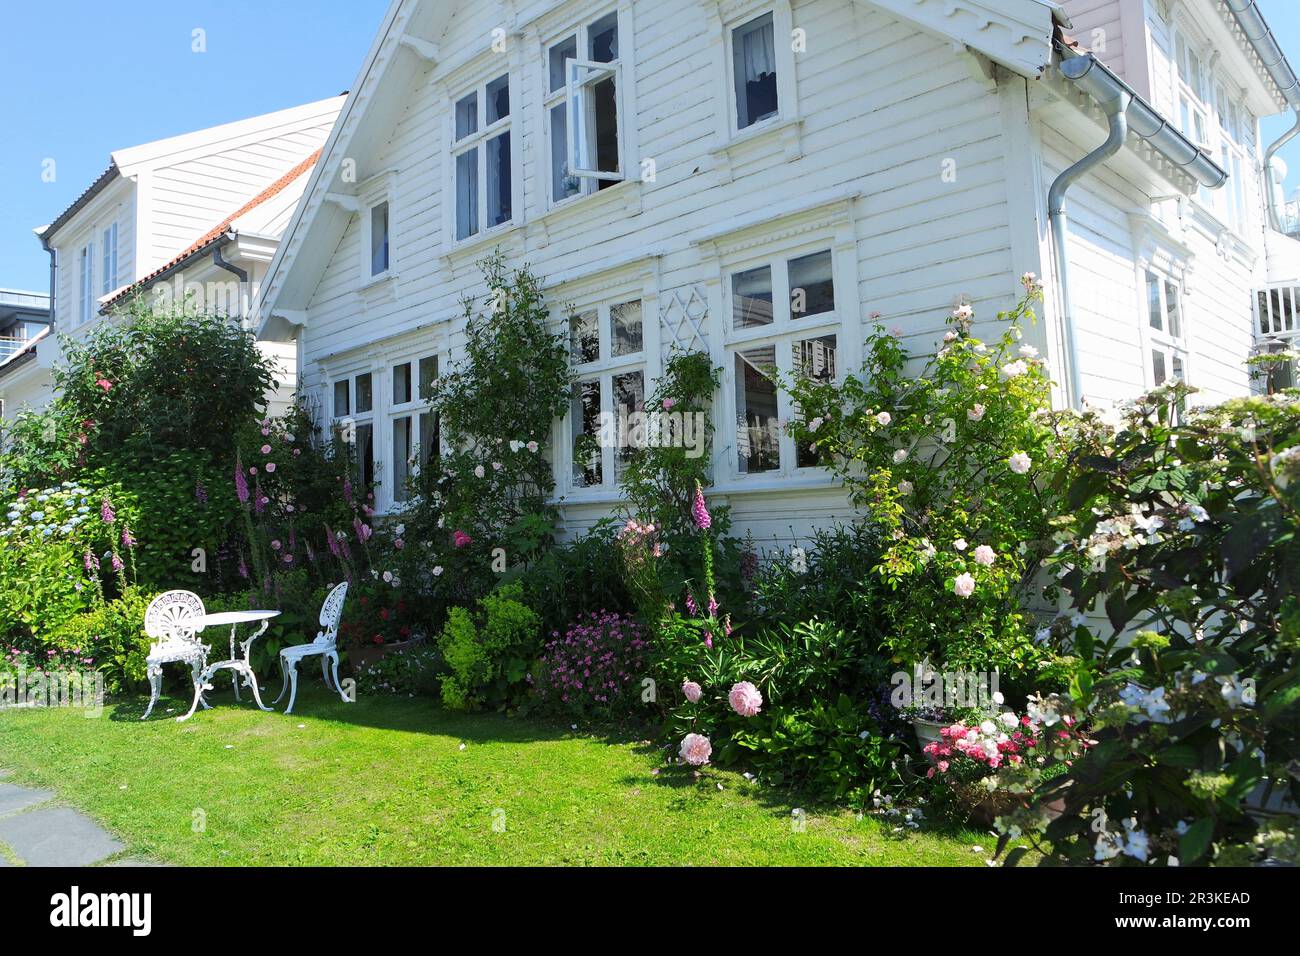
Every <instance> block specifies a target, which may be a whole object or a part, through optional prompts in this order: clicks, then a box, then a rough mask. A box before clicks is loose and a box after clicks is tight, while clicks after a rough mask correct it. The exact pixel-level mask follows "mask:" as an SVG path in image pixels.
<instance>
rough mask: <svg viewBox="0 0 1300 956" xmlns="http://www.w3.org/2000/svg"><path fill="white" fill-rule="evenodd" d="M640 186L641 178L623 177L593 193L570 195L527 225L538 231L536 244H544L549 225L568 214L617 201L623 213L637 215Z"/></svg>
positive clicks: (548, 234) (639, 202)
mask: <svg viewBox="0 0 1300 956" xmlns="http://www.w3.org/2000/svg"><path fill="white" fill-rule="evenodd" d="M641 188H642V184H641V180H639V179H624V180H623V181H621V182H618V183H615V184H614V185H613V186H610V187H609V188H607V189H602V190H600V191H598V192H595V193H590V194H588V195H585V196H571V197H569V198H568V199H564V200H561V201H560V202H559V203H558V204H556V205H553V206H551V208H550V209H548V210H546V212H544V213H542V214H541V215H540V216H538V217H536V218H535V219H533V220H532V221H531V222H530V223H529V225H530V226H535V227H536V228H537V231H538V233H539V241H538V245H540V246H546V245H547V244H549V243H550V228H551V226H552V225H554V224H555V223H558V222H563V221H564V220H565V219H567V218H568V217H569V216H575V215H579V214H581V213H583V212H590V211H591V210H593V209H597V210H598V209H604V208H605V207H606V206H610V205H617V204H618V203H619V202H622V204H623V212H624V213H625V214H627V215H629V216H635V215H638V214H639V213H640V212H641Z"/></svg>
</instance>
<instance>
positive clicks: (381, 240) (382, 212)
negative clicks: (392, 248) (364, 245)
mask: <svg viewBox="0 0 1300 956" xmlns="http://www.w3.org/2000/svg"><path fill="white" fill-rule="evenodd" d="M387 271H388V200H384V201H383V202H378V203H375V205H373V206H371V207H370V276H371V278H374V277H376V276H381V275H383V274H384V273H386V272H387Z"/></svg>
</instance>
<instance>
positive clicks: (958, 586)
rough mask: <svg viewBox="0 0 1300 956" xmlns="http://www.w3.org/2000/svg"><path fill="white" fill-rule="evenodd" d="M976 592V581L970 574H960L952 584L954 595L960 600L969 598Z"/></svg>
mask: <svg viewBox="0 0 1300 956" xmlns="http://www.w3.org/2000/svg"><path fill="white" fill-rule="evenodd" d="M974 592H975V579H974V578H973V577H971V576H970V574H969V572H968V573H965V574H959V575H957V577H956V578H955V579H954V580H953V582H952V593H953V594H955V595H957V596H958V597H959V598H968V597H970V596H971V594H973V593H974Z"/></svg>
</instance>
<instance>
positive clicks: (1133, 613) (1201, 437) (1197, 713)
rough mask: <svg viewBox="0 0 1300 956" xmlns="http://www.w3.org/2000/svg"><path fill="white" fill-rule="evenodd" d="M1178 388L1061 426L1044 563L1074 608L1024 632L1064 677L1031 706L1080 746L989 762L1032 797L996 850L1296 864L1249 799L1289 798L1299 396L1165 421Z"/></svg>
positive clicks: (1283, 819)
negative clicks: (1055, 515) (1049, 554)
mask: <svg viewBox="0 0 1300 956" xmlns="http://www.w3.org/2000/svg"><path fill="white" fill-rule="evenodd" d="M1186 394H1187V390H1186V389H1185V387H1184V386H1181V385H1178V386H1175V387H1173V388H1170V389H1164V390H1158V391H1156V392H1153V393H1152V394H1151V395H1149V396H1146V397H1144V398H1143V399H1141V400H1139V401H1138V402H1137V403H1135V404H1134V405H1133V406H1132V407H1131V408H1130V409H1128V411H1127V412H1126V414H1124V415H1123V416H1122V418H1121V419H1120V421H1119V422H1118V425H1117V427H1112V426H1111V425H1108V424H1106V423H1105V422H1103V421H1101V420H1100V419H1099V418H1098V417H1097V416H1095V415H1088V416H1085V417H1083V418H1082V419H1081V420H1079V421H1078V422H1076V423H1075V425H1074V428H1073V435H1072V441H1071V445H1070V448H1071V451H1070V453H1069V455H1070V462H1071V464H1072V467H1071V468H1069V469H1068V470H1066V471H1064V472H1063V473H1062V476H1061V478H1060V481H1061V483H1062V485H1063V487H1062V491H1063V493H1064V494H1065V504H1066V507H1065V509H1064V511H1063V512H1062V517H1061V518H1059V519H1058V520H1057V522H1056V526H1057V527H1056V534H1057V540H1058V551H1057V553H1056V554H1055V555H1054V556H1053V558H1052V560H1051V569H1052V570H1053V571H1054V572H1055V573H1056V574H1058V575H1060V577H1061V581H1062V584H1063V585H1064V587H1065V588H1066V589H1067V591H1068V592H1069V594H1070V597H1071V600H1072V603H1073V604H1074V607H1075V609H1076V613H1075V614H1073V615H1071V616H1069V617H1065V618H1062V619H1060V620H1058V621H1056V622H1055V623H1054V624H1053V625H1051V626H1050V627H1048V628H1045V629H1044V630H1043V631H1042V632H1041V633H1040V635H1039V639H1040V640H1041V641H1043V642H1044V643H1047V644H1050V645H1053V646H1055V647H1056V648H1058V649H1059V650H1060V652H1061V653H1063V654H1067V655H1070V659H1071V660H1072V662H1073V673H1072V675H1071V678H1070V681H1069V687H1068V691H1067V692H1066V693H1063V694H1061V695H1055V696H1047V697H1045V698H1044V699H1042V700H1038V701H1035V702H1034V703H1033V707H1032V708H1031V711H1030V714H1031V716H1035V719H1036V720H1039V721H1040V722H1041V723H1042V724H1043V725H1044V726H1046V727H1048V728H1052V729H1057V728H1060V727H1061V726H1062V725H1066V724H1070V723H1075V724H1078V725H1081V726H1083V727H1084V728H1085V729H1086V731H1087V733H1088V735H1089V738H1090V741H1091V743H1090V745H1089V746H1088V748H1087V750H1086V752H1085V753H1084V755H1083V756H1082V757H1080V758H1079V759H1078V760H1076V761H1075V762H1074V763H1073V764H1072V765H1071V766H1070V767H1069V770H1068V772H1067V773H1065V774H1063V775H1062V776H1059V777H1057V778H1054V779H1050V780H1043V779H1042V778H1041V775H1040V774H1039V773H1038V771H1037V768H1036V767H1034V766H1032V765H1031V766H1028V767H1025V768H1023V769H1022V770H1021V771H1018V772H1015V773H1012V772H1010V771H1004V773H1003V777H1004V778H1005V780H1004V783H1005V785H1007V786H1015V787H1018V788H1020V789H1021V790H1022V791H1023V792H1028V793H1032V795H1033V796H1034V798H1035V799H1034V801H1033V802H1032V805H1031V806H1030V807H1029V809H1026V810H1023V811H1020V812H1016V813H1013V814H1009V815H1007V816H1006V817H1004V818H1003V819H1002V820H1001V821H1000V826H1001V828H1002V830H1003V832H1004V834H1005V838H1004V843H1005V842H1006V840H1008V839H1010V838H1012V837H1023V838H1027V839H1029V840H1030V841H1031V843H1032V845H1033V847H1034V848H1035V849H1037V850H1038V851H1041V852H1042V853H1043V854H1045V855H1047V856H1048V857H1050V858H1052V859H1054V860H1058V861H1062V862H1072V863H1078V862H1087V861H1106V862H1113V863H1127V864H1144V863H1158V864H1162V865H1163V864H1166V863H1181V864H1183V865H1193V864H1198V863H1242V862H1246V861H1248V860H1252V859H1259V858H1261V857H1264V856H1270V857H1273V858H1275V859H1281V860H1289V861H1292V862H1294V861H1296V860H1297V857H1298V850H1300V845H1298V844H1297V840H1296V827H1295V822H1294V818H1291V817H1287V816H1284V815H1279V814H1271V813H1269V812H1267V811H1263V810H1259V809H1256V810H1254V811H1251V812H1248V810H1247V804H1248V802H1251V803H1254V804H1256V806H1257V807H1259V806H1261V805H1263V804H1264V802H1265V800H1264V798H1265V797H1266V796H1267V794H1268V793H1269V792H1270V791H1271V792H1273V793H1274V794H1277V795H1279V796H1285V797H1287V798H1289V799H1290V800H1291V801H1292V802H1293V803H1294V802H1295V801H1296V800H1297V797H1300V786H1298V784H1297V778H1296V775H1295V767H1296V761H1297V759H1300V669H1298V663H1300V662H1298V661H1297V651H1300V593H1298V592H1300V577H1297V569H1300V543H1298V542H1300V537H1298V536H1297V531H1300V512H1298V510H1297V505H1298V504H1300V481H1297V478H1300V399H1298V398H1297V395H1296V394H1294V393H1293V394H1291V395H1273V396H1269V397H1266V398H1265V397H1258V398H1249V399H1237V400H1233V401H1230V402H1226V403H1224V404H1223V405H1220V406H1218V407H1215V408H1211V409H1204V410H1199V411H1194V412H1191V413H1187V412H1182V413H1181V420H1179V409H1180V408H1181V407H1182V406H1183V405H1184V404H1185V397H1186ZM1096 604H1101V605H1102V606H1103V607H1104V611H1105V615H1106V617H1107V618H1108V619H1109V625H1110V627H1109V631H1107V630H1105V629H1102V630H1101V632H1100V633H1097V632H1096V631H1097V629H1096V627H1095V625H1094V624H1093V622H1092V620H1091V619H1089V618H1088V617H1087V616H1086V614H1087V613H1088V612H1090V611H1091V610H1092V609H1093V607H1094V606H1095V605H1096ZM1134 628H1136V629H1137V632H1136V635H1135V636H1131V637H1129V636H1126V635H1129V634H1131V632H1132V630H1133V629H1134ZM1050 736H1051V735H1049V737H1050ZM1054 803H1056V804H1058V805H1061V806H1063V807H1064V812H1063V813H1061V814H1060V815H1059V816H1055V815H1054V814H1051V813H1049V812H1048V807H1049V806H1050V805H1052V804H1054ZM1023 852H1024V850H1023V848H1021V849H1020V850H1013V851H1011V853H1010V854H1008V860H1009V861H1011V862H1014V861H1015V860H1017V859H1019V858H1020V857H1021V856H1022V855H1023Z"/></svg>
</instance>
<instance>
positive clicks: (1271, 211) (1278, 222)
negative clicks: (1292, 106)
mask: <svg viewBox="0 0 1300 956" xmlns="http://www.w3.org/2000/svg"><path fill="white" fill-rule="evenodd" d="M1293 112H1294V113H1295V125H1294V126H1292V127H1291V128H1290V129H1289V130H1287V131H1286V132H1285V133H1283V134H1282V135H1281V136H1280V137H1278V139H1277V140H1276V141H1275V142H1274V143H1273V144H1272V145H1271V146H1269V148H1268V149H1266V150H1264V181H1265V182H1266V183H1268V197H1267V199H1266V201H1265V203H1264V204H1265V205H1266V206H1267V207H1268V222H1269V225H1270V226H1272V227H1273V230H1274V231H1275V232H1281V231H1282V215H1281V213H1279V212H1278V211H1277V204H1278V195H1277V194H1278V190H1275V189H1274V188H1273V157H1274V156H1276V155H1277V151H1278V150H1279V149H1281V148H1282V147H1283V146H1285V145H1286V144H1287V143H1289V142H1291V140H1293V139H1295V137H1296V136H1297V135H1300V110H1293ZM1282 201H1283V202H1285V201H1286V196H1285V194H1284V195H1283V196H1282Z"/></svg>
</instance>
